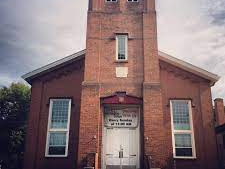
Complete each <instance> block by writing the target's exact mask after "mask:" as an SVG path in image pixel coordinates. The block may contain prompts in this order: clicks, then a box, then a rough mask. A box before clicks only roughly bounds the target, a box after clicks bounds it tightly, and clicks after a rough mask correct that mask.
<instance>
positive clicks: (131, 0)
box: [127, 0, 139, 2]
mask: <svg viewBox="0 0 225 169" xmlns="http://www.w3.org/2000/svg"><path fill="white" fill-rule="evenodd" d="M127 2H139V0H137V1H135V0H130V1H129V0H127Z"/></svg>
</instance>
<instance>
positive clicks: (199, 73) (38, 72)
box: [22, 50, 220, 86]
mask: <svg viewBox="0 0 225 169" xmlns="http://www.w3.org/2000/svg"><path fill="white" fill-rule="evenodd" d="M85 53H86V50H82V51H79V52H77V53H74V54H72V55H70V56H67V57H65V58H63V59H60V60H58V61H55V62H53V63H50V64H48V65H46V66H43V67H41V68H39V69H36V70H34V71H31V72H29V73H27V74H25V75H23V76H22V78H23V79H24V80H26V81H27V82H28V83H30V84H31V82H32V79H34V78H36V77H38V76H40V75H43V74H45V73H48V72H51V71H53V70H55V69H58V68H60V67H62V66H65V65H67V64H69V63H71V62H74V61H76V60H79V59H82V58H84V57H85ZM158 54H159V59H160V60H162V61H164V62H166V63H169V64H171V65H174V66H176V67H178V68H181V69H183V70H185V71H188V72H190V73H193V74H195V75H197V76H200V77H202V78H204V79H206V80H209V81H210V84H211V86H213V85H214V84H215V83H216V82H217V81H218V80H219V78H220V77H219V76H218V75H216V74H213V73H211V72H208V71H206V70H204V69H201V68H199V67H197V66H194V65H192V64H190V63H187V62H185V61H183V60H180V59H177V58H175V57H173V56H171V55H168V54H166V53H164V52H161V51H159V52H158Z"/></svg>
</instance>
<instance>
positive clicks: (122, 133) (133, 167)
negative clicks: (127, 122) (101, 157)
mask: <svg viewBox="0 0 225 169" xmlns="http://www.w3.org/2000/svg"><path fill="white" fill-rule="evenodd" d="M105 132H106V133H105V137H106V138H105V144H106V148H105V165H106V169H120V165H122V168H123V169H126V168H127V169H137V168H139V128H132V129H131V128H108V129H106V130H105ZM121 148H122V149H123V158H122V159H121V158H119V151H120V150H121Z"/></svg>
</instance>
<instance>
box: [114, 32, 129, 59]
mask: <svg viewBox="0 0 225 169" xmlns="http://www.w3.org/2000/svg"><path fill="white" fill-rule="evenodd" d="M120 36H124V37H126V38H125V59H119V58H118V55H119V38H118V37H120ZM127 60H128V35H126V34H118V35H116V61H127Z"/></svg>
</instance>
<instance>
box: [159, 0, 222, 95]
mask: <svg viewBox="0 0 225 169" xmlns="http://www.w3.org/2000/svg"><path fill="white" fill-rule="evenodd" d="M157 2H158V3H157V10H158V37H159V49H161V50H163V51H165V52H168V53H169V54H172V55H174V56H176V57H178V58H181V59H183V60H185V61H188V62H190V63H192V64H194V65H196V66H200V67H202V68H204V69H206V70H208V71H211V72H214V73H216V74H219V75H220V76H221V80H220V81H219V82H218V83H217V84H216V85H215V87H213V90H212V91H213V97H214V98H215V97H223V98H225V30H224V27H225V22H223V21H224V20H223V17H221V16H222V15H220V17H215V14H216V13H217V14H219V13H220V14H221V11H223V12H224V11H225V5H223V4H224V3H225V1H223V0H216V1H209V0H199V1H196V0H188V1H187V0H174V1H171V0H160V1H157ZM212 11H214V12H212ZM224 18H225V17H224ZM217 23H218V24H217ZM223 23H224V24H223Z"/></svg>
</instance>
